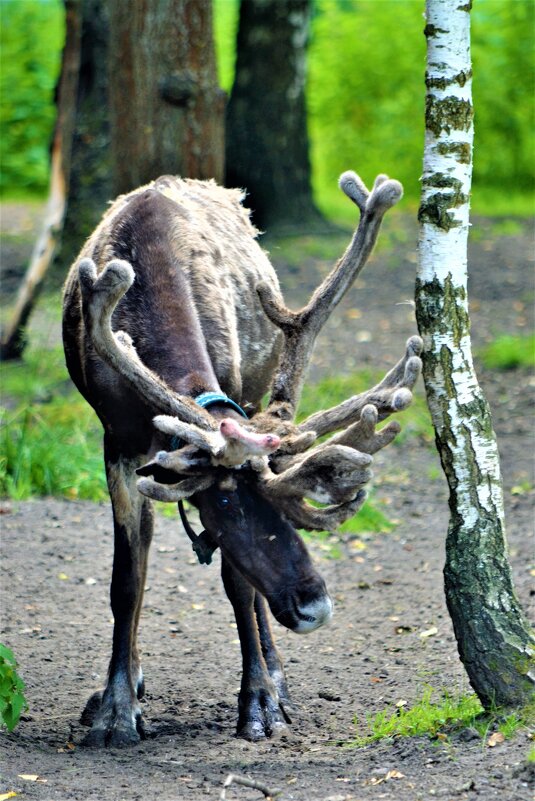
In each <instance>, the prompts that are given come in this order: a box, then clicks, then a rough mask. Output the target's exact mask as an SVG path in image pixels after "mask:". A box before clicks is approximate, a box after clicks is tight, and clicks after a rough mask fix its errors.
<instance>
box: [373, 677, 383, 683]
mask: <svg viewBox="0 0 535 801" xmlns="http://www.w3.org/2000/svg"><path fill="white" fill-rule="evenodd" d="M370 681H371V682H372V684H380V683H381V682H382V679H379V678H378V677H377V676H372V677H371V679H370Z"/></svg>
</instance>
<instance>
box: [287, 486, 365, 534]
mask: <svg viewBox="0 0 535 801" xmlns="http://www.w3.org/2000/svg"><path fill="white" fill-rule="evenodd" d="M366 497H367V495H366V490H359V492H358V493H357V495H356V496H355V498H353V500H351V501H349V502H348V503H341V504H336V505H333V506H324V507H323V508H322V509H317V508H316V507H315V506H310V505H309V504H308V503H305V502H304V501H302V500H299V499H297V498H283V499H281V501H280V503H279V508H280V509H281V511H282V512H283V514H285V515H286V517H288V518H289V519H290V520H291V521H292V523H293V524H294V525H295V526H297V527H298V528H304V529H305V530H306V531H334V530H335V529H337V528H338V526H341V525H342V523H344V522H345V521H346V520H348V518H350V517H353V515H354V514H356V513H357V512H358V510H359V509H360V508H361V506H362V505H363V503H364V501H365V500H366Z"/></svg>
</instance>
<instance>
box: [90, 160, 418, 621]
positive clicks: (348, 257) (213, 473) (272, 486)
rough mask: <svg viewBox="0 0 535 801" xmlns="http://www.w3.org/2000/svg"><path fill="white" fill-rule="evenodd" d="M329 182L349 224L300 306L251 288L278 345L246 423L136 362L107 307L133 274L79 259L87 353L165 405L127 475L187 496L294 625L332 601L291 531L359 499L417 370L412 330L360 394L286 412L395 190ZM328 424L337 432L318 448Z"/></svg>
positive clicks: (335, 519) (322, 616)
mask: <svg viewBox="0 0 535 801" xmlns="http://www.w3.org/2000/svg"><path fill="white" fill-rule="evenodd" d="M340 186H341V188H342V189H343V191H344V192H345V193H346V195H348V197H350V198H351V199H352V200H353V201H354V202H355V203H356V204H357V205H358V207H359V208H360V211H361V219H360V224H359V226H358V229H357V231H356V232H355V235H354V237H353V239H352V241H351V243H350V245H349V247H348V249H347V250H346V253H345V254H344V256H343V257H342V259H341V260H340V261H339V263H338V264H337V265H336V267H335V268H334V269H333V271H332V272H331V273H330V275H329V276H328V277H327V278H326V279H325V280H324V282H323V283H322V284H321V286H320V287H318V289H317V290H316V292H315V293H314V295H313V296H312V298H311V300H310V302H309V303H308V304H307V306H305V307H304V308H303V309H301V310H300V311H298V312H292V311H290V310H288V309H287V308H286V307H285V306H284V304H283V302H282V299H281V298H280V296H279V295H278V293H276V291H275V290H274V289H273V288H272V287H271V286H270V285H267V284H261V285H259V286H258V287H257V290H258V295H259V298H260V301H261V304H262V307H263V309H264V311H265V313H266V314H267V316H268V317H269V318H270V320H271V321H272V322H273V323H274V324H275V325H276V326H278V327H279V328H280V329H281V330H282V332H283V335H284V345H283V351H282V355H281V358H280V362H279V368H278V370H277V372H276V375H275V378H274V380H273V384H272V391H271V397H270V400H269V403H268V405H267V407H266V409H265V410H264V411H262V412H260V413H258V414H256V415H254V416H253V417H252V418H251V419H250V420H243V419H241V418H240V413H239V412H238V411H236V409H235V407H236V404H233V403H232V406H233V407H234V408H232V409H231V408H228V403H227V402H226V401H225V398H224V396H223V397H221V396H219V399H220V403H219V405H218V404H217V403H216V404H215V406H214V407H213V409H212V413H209V412H208V411H207V410H206V409H205V408H204V407H203V406H200V405H199V404H197V403H195V400H194V399H192V398H190V397H187V396H181V395H178V394H177V393H175V392H173V391H172V390H171V389H170V388H169V387H167V386H166V385H165V384H164V382H163V381H162V380H161V379H160V378H159V377H158V376H156V375H155V374H154V373H152V372H151V371H150V370H149V369H148V368H147V367H146V366H145V365H144V364H143V363H142V362H141V360H140V359H139V358H138V356H137V354H136V351H135V348H134V347H133V345H132V341H131V340H130V338H129V337H128V336H127V335H125V334H124V333H122V332H115V333H114V332H113V331H112V328H111V314H112V311H113V309H114V308H115V305H116V304H117V302H118V300H119V299H120V298H121V297H122V296H123V295H124V293H125V292H126V291H127V290H128V288H129V286H130V285H131V284H132V281H133V280H134V275H133V270H132V268H131V266H130V265H129V264H128V263H126V262H122V261H118V260H115V261H112V262H110V263H109V264H108V265H107V267H106V268H105V269H104V270H103V272H102V273H101V274H100V276H98V278H97V275H96V269H95V265H94V264H93V263H92V262H91V261H90V260H84V261H82V262H81V263H80V266H79V276H80V285H81V290H82V302H83V312H84V322H85V325H86V328H87V330H88V331H89V333H90V336H91V339H92V342H93V344H94V347H95V349H96V351H97V352H98V354H99V355H100V356H101V357H102V358H103V359H105V360H106V361H107V362H108V363H109V364H111V365H112V366H113V367H114V368H115V369H116V370H118V371H119V372H120V374H121V375H122V377H123V378H124V379H125V380H126V381H128V382H129V383H130V385H131V386H132V388H133V389H134V390H135V391H136V392H137V394H139V395H141V396H142V397H143V398H144V400H145V401H146V402H147V404H148V405H149V406H150V407H151V408H154V409H157V410H158V411H160V412H164V414H159V415H157V416H156V417H155V418H154V425H155V427H156V429H158V431H160V432H161V433H162V434H163V435H164V436H165V437H167V439H166V440H165V441H166V443H167V448H168V449H167V450H162V451H160V452H158V453H157V454H156V456H155V457H154V459H153V460H152V461H151V462H149V463H148V464H147V465H145V466H144V467H143V468H141V469H140V470H139V471H138V472H139V473H140V474H141V475H142V478H140V479H139V482H138V488H139V490H140V492H142V493H143V494H144V495H146V496H148V497H150V498H154V499H157V500H163V501H175V502H176V501H178V502H182V501H183V500H184V499H186V498H188V499H189V500H190V501H191V502H192V503H193V504H194V505H195V506H197V507H198V509H199V512H200V516H201V521H202V523H203V525H204V526H205V528H206V532H204V534H203V536H204V538H205V540H206V539H208V541H209V542H210V543H211V546H212V548H215V547H220V548H221V550H222V552H223V553H224V555H225V557H226V558H227V559H228V560H229V562H230V563H231V564H232V565H233V566H234V567H235V568H236V569H237V570H238V571H239V572H240V573H242V574H243V575H244V576H245V577H246V578H247V579H248V581H249V582H250V583H251V584H252V585H253V586H254V587H255V588H256V589H257V590H258V591H259V592H260V593H262V595H264V596H265V597H266V598H267V600H268V602H269V604H270V607H271V610H272V612H273V614H274V616H275V617H276V619H277V620H278V621H279V622H280V623H282V624H283V625H285V626H287V627H288V628H290V629H292V630H294V631H297V632H304V631H310V630H312V629H314V628H316V627H317V626H319V625H321V624H322V623H324V622H325V621H326V620H328V619H329V617H330V615H331V607H332V605H331V601H330V599H329V596H328V595H327V592H326V589H325V584H324V582H323V580H322V579H321V577H320V576H319V574H318V573H317V572H316V570H315V569H314V567H313V565H312V562H311V559H310V557H309V555H308V553H307V550H306V548H305V546H304V544H303V542H302V540H301V538H300V537H299V535H298V533H297V531H296V528H304V529H316V530H325V529H327V530H332V529H334V528H336V527H337V526H338V525H340V524H341V523H342V522H343V521H344V520H346V519H347V518H348V517H350V516H352V515H353V514H354V513H355V512H356V511H357V510H358V509H359V508H360V507H361V505H362V504H363V502H364V500H365V498H366V492H365V490H364V489H363V488H364V486H365V485H366V483H367V482H368V481H369V479H370V477H371V475H372V474H371V469H370V465H371V462H372V455H373V454H374V453H375V452H376V451H378V450H379V449H381V448H383V447H384V446H385V445H387V444H388V443H390V442H391V441H392V440H393V439H394V437H395V436H396V434H397V433H398V431H399V425H398V424H397V423H395V422H392V423H390V424H388V425H386V426H385V427H384V428H382V429H381V430H377V428H376V426H377V423H378V422H379V421H381V420H383V419H385V418H386V417H387V416H389V415H390V414H392V413H393V412H397V411H400V410H402V409H404V408H406V406H408V404H409V403H410V401H411V398H412V395H411V389H412V387H413V386H414V383H415V381H416V379H417V377H418V374H419V371H420V368H421V362H420V359H419V353H420V352H421V348H422V343H421V340H420V339H419V338H418V337H412V338H411V339H409V341H408V343H407V347H406V352H405V355H404V356H403V358H402V359H401V360H400V362H399V363H398V364H397V365H396V366H395V367H394V368H393V369H392V370H391V371H390V373H388V374H387V375H386V376H385V378H384V379H383V380H382V381H381V382H380V383H379V384H377V385H376V386H375V387H373V388H372V389H371V390H369V391H368V392H365V393H362V394H360V395H355V396H353V397H351V398H349V399H348V400H346V401H344V402H343V403H341V404H340V405H339V406H336V407H334V408H332V409H328V410H324V411H320V412H318V413H317V414H314V415H312V416H311V417H310V418H308V419H307V420H305V421H304V422H301V423H299V424H297V423H296V422H295V415H296V412H297V406H298V402H299V397H300V393H301V389H302V386H303V381H304V377H305V371H306V368H307V365H308V362H309V359H310V356H311V353H312V349H313V346H314V342H315V339H316V337H317V335H318V333H319V331H320V329H321V327H322V325H323V324H324V323H325V321H326V320H327V318H328V316H329V314H330V313H331V311H332V310H333V308H334V307H335V306H336V305H337V304H338V303H339V301H340V300H341V298H342V297H343V296H344V294H345V292H346V291H347V290H348V289H349V287H350V286H351V284H352V283H353V282H354V280H355V278H356V276H357V275H358V273H359V272H360V270H361V269H362V267H363V266H364V264H365V262H366V259H367V258H368V256H369V254H370V253H371V250H372V248H373V245H374V243H375V240H376V238H377V234H378V231H379V227H380V223H381V220H382V217H383V215H384V213H385V212H386V211H387V209H388V208H390V207H391V206H393V205H394V204H395V203H396V202H397V201H398V200H399V198H400V197H401V193H402V189H401V186H400V184H399V183H398V182H396V181H392V180H389V179H387V178H386V176H379V177H378V178H377V179H376V181H375V184H374V187H373V190H372V192H371V193H369V192H368V190H367V189H366V188H365V186H364V185H363V183H362V182H361V180H360V179H359V178H358V176H357V175H355V173H344V174H343V175H342V177H341V179H340ZM229 403H231V402H230V401H229ZM333 432H338V433H334V435H333V436H331V437H330V439H327V440H326V441H322V442H320V443H319V444H318V439H319V438H320V437H324V435H326V434H333ZM151 476H152V477H151ZM307 500H311V501H315V502H319V503H320V504H322V506H313V505H311V504H310V503H308V502H307ZM183 519H184V517H183ZM193 536H195V535H193Z"/></svg>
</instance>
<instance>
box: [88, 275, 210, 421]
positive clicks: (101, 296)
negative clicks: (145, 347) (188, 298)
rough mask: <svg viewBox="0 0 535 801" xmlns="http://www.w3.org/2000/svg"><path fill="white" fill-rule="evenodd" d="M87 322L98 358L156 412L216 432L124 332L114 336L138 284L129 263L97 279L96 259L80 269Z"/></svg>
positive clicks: (194, 404)
mask: <svg viewBox="0 0 535 801" xmlns="http://www.w3.org/2000/svg"><path fill="white" fill-rule="evenodd" d="M78 276H79V280H80V290H81V293H82V308H83V314H84V322H85V325H86V328H87V330H88V332H89V335H90V339H91V342H92V344H93V346H94V348H95V350H96V351H97V353H98V355H99V356H100V357H101V358H102V359H103V360H104V361H105V362H106V363H107V364H109V365H110V367H112V368H113V369H114V370H116V371H117V372H118V373H119V374H120V375H121V377H122V378H124V379H125V381H127V382H128V383H129V384H130V386H131V387H132V389H133V390H134V391H135V392H136V394H138V395H141V396H142V397H143V398H144V399H145V400H146V401H147V403H148V405H150V406H151V407H152V408H153V409H154V410H155V411H159V412H164V413H166V414H170V415H175V416H177V417H179V418H180V419H181V420H183V421H184V422H186V423H193V424H196V425H198V426H199V427H201V428H203V429H207V430H211V429H214V428H215V427H216V425H217V424H216V423H215V421H214V420H213V418H212V417H211V416H210V415H209V414H208V413H207V412H205V410H204V409H202V408H201V407H200V406H198V405H197V404H196V403H195V402H194V401H193V400H192V399H191V398H188V397H187V396H183V395H178V394H177V393H176V392H173V390H172V389H171V388H170V387H168V386H167V385H166V384H165V383H164V382H163V381H162V380H161V379H160V378H159V377H158V376H157V375H156V374H155V373H153V372H152V371H151V370H149V368H148V367H146V366H145V365H144V364H143V362H142V361H141V360H140V358H139V357H138V355H137V353H136V350H135V348H134V346H133V344H132V340H131V339H130V337H129V336H128V334H126V333H125V332H124V331H119V332H115V333H114V332H113V330H112V327H111V316H112V313H113V311H114V309H115V307H116V306H117V304H118V302H119V301H120V299H121V298H122V297H123V295H124V294H125V293H126V292H127V291H128V289H130V287H131V286H132V284H133V282H134V278H135V276H134V270H133V269H132V267H131V265H130V264H129V263H128V262H127V261H122V260H120V259H114V260H112V261H110V262H109V263H108V264H107V265H106V267H105V268H104V270H103V271H102V272H101V273H100V275H98V276H97V269H96V266H95V263H94V262H93V261H92V259H82V261H81V262H80V264H79V265H78Z"/></svg>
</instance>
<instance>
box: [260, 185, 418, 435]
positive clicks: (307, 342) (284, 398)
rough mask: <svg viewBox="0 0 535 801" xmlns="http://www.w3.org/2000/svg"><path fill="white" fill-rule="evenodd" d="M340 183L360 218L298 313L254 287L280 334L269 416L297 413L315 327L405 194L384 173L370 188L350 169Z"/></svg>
mask: <svg viewBox="0 0 535 801" xmlns="http://www.w3.org/2000/svg"><path fill="white" fill-rule="evenodd" d="M339 185H340V188H341V189H342V191H343V192H344V193H345V194H346V195H347V196H348V197H349V198H350V199H351V200H352V201H353V202H354V203H355V204H356V205H357V206H358V207H359V209H360V211H361V218H360V222H359V225H358V228H357V230H356V232H355V234H354V235H353V238H352V240H351V243H350V245H349V247H348V248H347V250H346V252H345V253H344V255H343V256H342V258H341V259H340V261H339V262H338V264H337V265H336V266H335V268H334V269H333V270H332V271H331V273H330V274H329V275H328V276H327V277H326V278H325V280H324V281H323V282H322V284H321V285H320V286H319V287H318V288H317V289H316V291H315V292H314V294H313V296H312V298H311V299H310V301H309V303H308V304H307V305H306V306H305V307H304V308H303V309H301V310H300V311H298V312H293V311H291V310H290V309H287V308H286V307H285V306H284V303H283V302H282V299H281V298H280V297H279V296H278V295H276V294H275V293H274V291H273V289H272V288H271V287H269V286H268V285H267V284H260V285H259V286H258V287H257V291H258V294H259V297H260V300H261V303H262V306H263V307H264V311H265V312H266V314H267V316H268V317H269V319H270V320H271V321H272V323H274V325H276V326H278V327H279V328H280V329H281V330H282V332H283V334H284V346H283V351H282V355H281V359H280V362H279V368H278V372H277V375H276V377H275V380H274V382H273V386H272V391H271V398H270V401H269V405H268V408H267V409H266V412H267V413H268V414H272V415H274V416H278V417H279V418H281V419H284V420H289V419H292V418H293V417H294V415H295V411H296V408H297V404H298V402H299V398H300V396H301V390H302V386H303V381H304V377H305V370H306V367H307V365H308V362H309V359H310V355H311V353H312V349H313V347H314V343H315V341H316V337H317V335H318V333H319V331H320V330H321V328H322V326H323V325H324V324H325V322H326V320H327V318H328V317H329V315H330V314H331V312H332V310H333V309H334V308H335V306H336V305H337V304H338V303H339V302H340V300H341V299H342V298H343V296H344V295H345V293H346V292H347V290H348V289H349V287H350V286H351V285H352V283H353V282H354V280H355V279H356V277H357V275H358V274H359V272H360V271H361V270H362V268H363V266H364V264H365V263H366V260H367V259H368V257H369V255H370V253H371V251H372V249H373V246H374V244H375V241H376V239H377V234H378V232H379V227H380V225H381V221H382V218H383V216H384V214H385V212H386V211H387V210H388V209H389V208H391V207H392V206H393V205H395V203H397V202H398V200H399V199H400V198H401V196H402V194H403V188H402V186H401V184H400V183H399V182H398V181H394V180H390V179H388V178H387V177H386V176H384V175H380V176H378V178H377V179H376V181H375V184H374V187H373V189H372V191H371V192H368V190H367V189H366V187H365V186H364V183H363V182H362V180H361V179H360V178H359V176H358V175H357V174H356V173H354V172H345V173H343V174H342V175H341V176H340V180H339Z"/></svg>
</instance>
